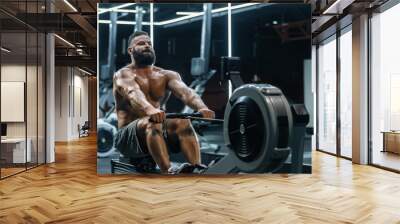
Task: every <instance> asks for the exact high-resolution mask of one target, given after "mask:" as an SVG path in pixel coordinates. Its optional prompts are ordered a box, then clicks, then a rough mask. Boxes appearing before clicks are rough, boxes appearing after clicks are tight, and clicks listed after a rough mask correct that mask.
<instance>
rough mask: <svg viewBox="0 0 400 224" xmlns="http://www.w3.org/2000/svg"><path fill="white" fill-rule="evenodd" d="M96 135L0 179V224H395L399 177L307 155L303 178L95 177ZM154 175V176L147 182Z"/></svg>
mask: <svg viewBox="0 0 400 224" xmlns="http://www.w3.org/2000/svg"><path fill="white" fill-rule="evenodd" d="M96 144H97V142H96V137H95V136H90V137H88V138H82V139H80V140H79V141H73V142H69V143H68V144H65V143H63V144H57V145H56V163H54V164H49V165H43V166H41V167H38V168H36V169H32V170H29V171H27V172H25V173H21V174H19V175H16V176H13V177H10V178H7V179H4V180H2V181H0V201H1V203H0V223H27V222H28V223H43V222H50V223H53V222H54V223H58V222H62V223H81V222H85V223H86V222H89V221H90V223H97V222H99V223H117V222H120V223H135V222H137V223H210V222H212V223H250V222H254V223H338V222H343V223H344V222H346V223H349V222H351V223H353V222H362V223H366V222H367V223H399V220H400V213H399V210H400V200H398V198H400V178H399V174H396V173H392V172H389V171H385V170H381V169H378V168H375V167H371V166H360V165H355V164H352V163H351V162H350V161H348V160H345V159H340V158H336V157H334V156H330V155H327V154H324V153H321V152H315V151H314V152H313V161H312V165H313V173H312V174H311V175H308V174H301V175H287V174H285V175H280V174H274V175H268V174H265V175H245V176H229V175H221V176H211V177H199V176H190V177H187V176H186V177H169V176H167V177H166V176H154V175H148V176H129V175H118V176H98V175H97V173H96ZM155 177H157V178H155Z"/></svg>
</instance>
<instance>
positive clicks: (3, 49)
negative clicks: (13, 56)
mask: <svg viewBox="0 0 400 224" xmlns="http://www.w3.org/2000/svg"><path fill="white" fill-rule="evenodd" d="M0 49H1V50H2V51H4V52H6V53H10V52H11V51H10V50H8V49H7V48H5V47H1V48H0Z"/></svg>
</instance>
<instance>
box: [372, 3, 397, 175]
mask: <svg viewBox="0 0 400 224" xmlns="http://www.w3.org/2000/svg"><path fill="white" fill-rule="evenodd" d="M398 21H400V4H398V5H396V6H394V7H392V8H390V9H388V10H386V11H384V12H382V13H380V14H375V15H373V17H372V18H371V29H372V32H371V34H372V36H371V98H370V104H371V106H370V120H371V125H370V128H371V130H370V133H371V141H372V151H371V152H372V154H371V159H372V163H373V164H375V165H379V166H384V167H387V168H391V169H395V170H400V156H399V153H400V150H398V149H399V147H400V141H399V139H400V133H399V132H398V131H399V130H400V103H399V102H400V101H399V98H398V96H399V95H400V63H399V60H398V58H399V57H398V53H399V52H400V43H399V40H400V30H399V29H397V28H395V27H398V24H397V23H398ZM396 131H397V132H396ZM392 143H393V144H394V145H390V144H392Z"/></svg>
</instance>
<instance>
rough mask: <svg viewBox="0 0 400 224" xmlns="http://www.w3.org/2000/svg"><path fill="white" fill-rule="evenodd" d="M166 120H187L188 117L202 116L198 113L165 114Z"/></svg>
mask: <svg viewBox="0 0 400 224" xmlns="http://www.w3.org/2000/svg"><path fill="white" fill-rule="evenodd" d="M165 117H166V118H182V119H185V118H189V117H199V118H202V117H203V115H202V114H201V113H200V112H196V113H167V114H165Z"/></svg>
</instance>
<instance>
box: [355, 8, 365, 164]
mask: <svg viewBox="0 0 400 224" xmlns="http://www.w3.org/2000/svg"><path fill="white" fill-rule="evenodd" d="M352 29H353V40H352V43H353V59H352V60H353V80H352V81H353V84H352V85H353V90H352V94H353V102H352V104H353V105H352V106H353V114H352V115H353V116H352V117H353V118H352V120H353V130H352V134H353V139H352V145H353V153H352V157H353V162H354V163H358V164H367V163H368V16H367V15H361V16H360V17H358V18H355V19H353V25H352Z"/></svg>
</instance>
